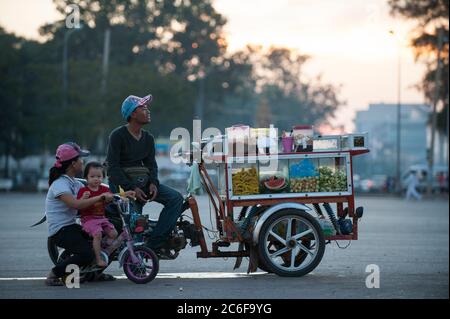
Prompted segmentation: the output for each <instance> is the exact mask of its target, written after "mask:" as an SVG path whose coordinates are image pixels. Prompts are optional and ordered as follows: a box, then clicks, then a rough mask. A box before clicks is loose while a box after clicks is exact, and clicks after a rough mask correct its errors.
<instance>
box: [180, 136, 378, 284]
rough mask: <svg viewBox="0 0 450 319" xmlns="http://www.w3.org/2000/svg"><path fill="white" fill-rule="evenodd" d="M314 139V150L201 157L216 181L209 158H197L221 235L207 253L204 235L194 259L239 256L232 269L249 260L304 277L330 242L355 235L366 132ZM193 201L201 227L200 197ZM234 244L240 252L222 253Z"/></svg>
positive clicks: (253, 265) (280, 272) (253, 267)
mask: <svg viewBox="0 0 450 319" xmlns="http://www.w3.org/2000/svg"><path fill="white" fill-rule="evenodd" d="M361 138H363V139H364V140H363V143H362V144H361ZM316 139H317V142H318V143H317V145H318V147H317V148H316V149H314V150H312V151H309V152H284V153H283V152H277V153H275V154H273V153H268V154H252V155H249V154H246V155H244V156H241V157H235V156H228V155H227V154H222V155H218V156H214V155H210V156H206V157H204V159H208V160H209V161H212V162H213V163H214V165H216V168H217V180H218V181H217V183H213V182H212V180H211V178H210V176H209V174H208V170H207V169H206V164H205V163H204V160H203V159H202V161H201V162H200V163H198V167H199V171H200V175H201V178H202V181H203V185H204V187H205V189H206V192H207V194H208V195H209V198H210V200H211V202H212V203H213V208H214V211H215V217H216V227H217V230H218V232H219V234H220V238H219V240H217V241H216V242H213V244H212V247H211V249H210V250H209V249H208V247H207V245H206V242H205V240H204V236H203V235H201V236H200V247H201V250H200V252H198V253H197V256H198V257H200V258H210V257H236V258H237V261H236V265H235V268H236V267H238V266H239V265H240V263H241V260H242V257H249V269H248V271H249V272H252V271H256V270H257V268H260V269H262V270H265V271H268V272H273V273H275V274H277V275H280V276H303V275H305V274H307V273H309V272H311V271H312V270H313V269H314V268H315V267H317V265H318V264H319V263H320V261H321V259H322V257H323V254H324V251H325V245H326V243H327V242H330V241H331V240H357V239H358V220H359V219H360V218H361V217H362V214H363V208H362V207H358V208H356V205H355V197H354V187H353V165H352V164H353V157H354V156H357V155H361V154H364V153H367V152H369V150H368V149H367V134H360V135H358V134H353V135H347V136H335V137H316ZM333 139H336V140H337V141H333V142H335V143H331V144H332V145H334V146H332V147H330V146H327V145H329V144H330V143H328V142H329V140H333ZM355 141H356V143H355ZM358 141H359V142H358ZM224 143H227V141H226V136H225V139H224ZM188 199H189V204H190V208H191V212H192V215H193V220H194V224H195V226H196V229H197V231H199V232H200V231H203V229H202V223H201V221H200V217H199V214H198V207H197V204H196V202H195V198H194V197H193V196H190V197H189V198H188ZM336 214H337V215H336ZM232 243H238V244H239V245H238V247H239V248H238V250H231V251H230V250H226V251H223V250H221V249H222V247H229V246H230V245H231V244H232Z"/></svg>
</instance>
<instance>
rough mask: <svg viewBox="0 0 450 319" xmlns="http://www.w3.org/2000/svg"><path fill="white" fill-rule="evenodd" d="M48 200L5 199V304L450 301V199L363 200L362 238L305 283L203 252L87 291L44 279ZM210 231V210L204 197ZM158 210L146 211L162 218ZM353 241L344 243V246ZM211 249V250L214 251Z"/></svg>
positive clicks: (1, 199) (0, 290) (1, 209)
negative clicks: (374, 282) (373, 282)
mask: <svg viewBox="0 0 450 319" xmlns="http://www.w3.org/2000/svg"><path fill="white" fill-rule="evenodd" d="M44 199H45V196H44V195H43V194H4V193H2V194H0V218H1V222H0V298H133V299H135V298H183V299H185V298H220V299H223V298H448V297H449V292H448V282H449V281H448V279H449V276H448V269H449V268H448V265H449V212H448V208H449V207H448V206H449V205H448V199H436V200H424V201H422V202H406V201H404V200H400V199H396V198H383V197H358V198H357V205H358V206H364V207H365V215H364V217H363V219H362V220H361V222H360V228H359V232H360V239H359V240H358V241H354V242H352V243H351V245H350V247H348V248H347V249H340V248H338V247H337V245H336V243H332V244H330V245H327V248H326V251H325V256H324V258H323V260H322V262H321V264H320V265H319V266H318V267H317V268H316V269H315V270H314V271H313V272H312V273H311V274H309V275H307V276H304V277H301V278H282V277H278V276H276V275H272V274H266V273H256V274H252V275H246V274H245V272H246V269H247V263H246V262H245V261H244V262H243V264H242V266H241V268H240V269H237V270H236V271H233V265H234V261H235V260H234V259H228V260H226V259H222V258H220V259H197V258H196V255H195V253H196V252H197V251H198V250H199V248H198V247H195V248H187V249H185V250H184V251H182V252H181V255H180V256H179V257H178V258H177V259H176V260H174V261H161V263H160V272H159V275H158V277H157V278H156V279H155V280H154V281H153V282H151V283H149V284H147V285H135V284H133V283H131V282H130V281H128V280H127V279H125V278H124V277H123V273H122V272H121V271H120V270H119V268H118V265H117V264H116V263H113V264H112V265H111V266H110V269H108V272H109V273H111V274H113V275H116V276H118V277H119V280H117V281H115V282H108V283H88V284H83V285H81V288H80V289H67V288H65V287H46V286H44V284H43V280H42V277H44V276H45V274H46V273H47V272H48V270H49V269H50V268H51V266H52V264H51V261H50V259H49V258H48V256H47V251H46V231H47V229H46V226H45V225H41V226H38V227H35V228H29V225H30V224H32V223H34V222H35V221H37V220H38V219H40V217H41V216H42V212H43V209H44ZM198 201H199V205H200V209H201V213H202V214H201V217H202V221H203V223H204V225H205V226H207V227H208V226H209V225H210V219H209V205H208V202H207V200H206V198H205V197H203V196H201V197H199V198H198ZM159 210H160V206H159V205H158V204H152V205H151V206H149V207H146V209H145V212H146V213H150V215H151V216H152V217H156V216H157V215H158V212H159ZM346 244H347V242H340V245H341V246H345V245H346ZM208 246H209V247H210V245H208ZM370 264H375V265H377V266H378V267H379V269H380V288H373V289H368V288H366V285H365V282H366V277H367V276H368V275H369V273H366V267H367V265H370Z"/></svg>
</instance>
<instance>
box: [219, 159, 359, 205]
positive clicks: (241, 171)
mask: <svg viewBox="0 0 450 319" xmlns="http://www.w3.org/2000/svg"><path fill="white" fill-rule="evenodd" d="M276 163H277V165H273V162H272V164H271V165H267V163H262V162H260V161H258V160H256V161H255V163H252V164H250V163H230V162H229V163H227V168H228V169H227V171H228V178H229V185H231V188H230V189H229V190H228V197H229V198H230V199H231V200H233V199H258V198H261V199H263V198H289V197H291V198H292V197H314V196H316V197H321V196H322V197H326V196H343V195H351V194H352V181H351V168H350V154H349V153H347V152H329V153H326V152H324V153H317V154H290V155H280V156H278V157H277V158H276ZM230 175H231V176H230Z"/></svg>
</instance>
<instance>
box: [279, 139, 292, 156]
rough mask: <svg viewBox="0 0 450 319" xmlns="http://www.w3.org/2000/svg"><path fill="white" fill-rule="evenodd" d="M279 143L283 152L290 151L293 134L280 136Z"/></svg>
mask: <svg viewBox="0 0 450 319" xmlns="http://www.w3.org/2000/svg"><path fill="white" fill-rule="evenodd" d="M281 143H282V145H283V153H291V152H292V147H293V146H294V137H293V136H285V137H282V138H281Z"/></svg>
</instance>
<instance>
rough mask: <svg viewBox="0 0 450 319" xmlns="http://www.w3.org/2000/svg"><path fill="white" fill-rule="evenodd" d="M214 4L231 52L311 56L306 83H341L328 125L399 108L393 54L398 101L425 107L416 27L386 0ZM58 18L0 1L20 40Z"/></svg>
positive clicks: (31, 2) (38, 7)
mask: <svg viewBox="0 0 450 319" xmlns="http://www.w3.org/2000/svg"><path fill="white" fill-rule="evenodd" d="M214 6H215V8H216V10H217V11H218V12H220V13H221V14H223V15H224V16H225V17H226V18H227V20H228V23H227V24H226V26H225V30H224V31H225V34H226V39H227V42H228V44H229V47H228V50H229V51H230V52H233V51H236V50H239V49H241V48H244V47H245V46H246V45H247V44H254V45H262V46H263V47H265V48H268V47H270V46H281V47H288V48H291V49H295V50H297V51H298V52H300V53H302V54H308V55H310V56H311V60H310V61H308V62H307V63H306V64H305V66H304V68H303V72H304V77H305V78H313V77H316V76H317V75H319V74H321V75H322V81H323V82H325V83H331V84H333V85H336V86H337V85H342V89H341V92H340V98H341V99H342V100H345V101H346V105H345V106H343V107H341V109H340V110H339V111H338V112H337V114H336V119H335V120H332V121H331V123H332V124H334V125H339V124H342V125H344V126H345V127H346V129H347V130H349V131H350V130H352V129H353V118H354V116H355V112H356V111H357V110H360V109H365V108H367V107H368V104H369V103H378V102H385V103H396V102H397V65H398V55H399V53H400V54H401V70H402V71H401V98H402V102H403V103H423V101H424V99H423V95H422V93H421V92H418V91H417V90H416V89H414V88H413V86H414V85H415V84H417V83H418V82H420V80H421V78H422V76H423V74H424V71H425V68H424V66H423V65H421V64H419V63H415V61H414V56H413V52H412V50H411V48H409V47H408V34H409V31H410V30H411V29H412V28H413V25H414V24H413V23H411V22H408V21H405V20H402V19H399V18H397V19H394V18H392V17H391V16H390V15H389V7H388V5H387V1H386V0H341V1H335V0H277V1H273V0H245V1H243V0H215V1H214ZM60 18H61V16H60V15H59V13H58V12H57V11H56V9H55V6H54V4H53V2H52V0H0V25H1V26H3V27H4V28H6V30H7V31H12V32H15V33H16V34H17V35H20V36H24V37H26V38H33V39H39V34H38V27H39V26H41V25H42V24H44V23H45V22H49V21H55V20H58V19H60ZM389 30H394V31H395V33H396V37H394V36H392V35H390V34H389Z"/></svg>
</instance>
